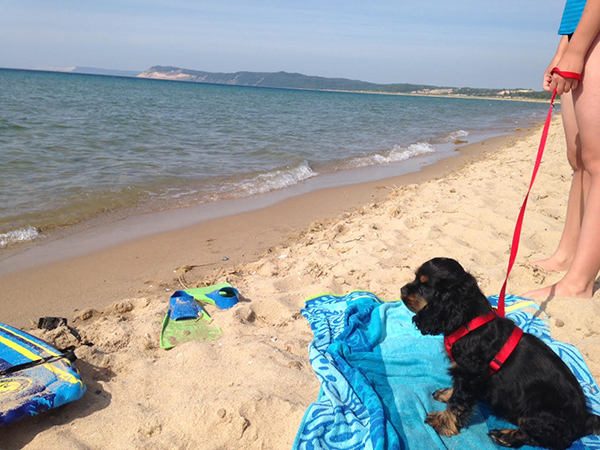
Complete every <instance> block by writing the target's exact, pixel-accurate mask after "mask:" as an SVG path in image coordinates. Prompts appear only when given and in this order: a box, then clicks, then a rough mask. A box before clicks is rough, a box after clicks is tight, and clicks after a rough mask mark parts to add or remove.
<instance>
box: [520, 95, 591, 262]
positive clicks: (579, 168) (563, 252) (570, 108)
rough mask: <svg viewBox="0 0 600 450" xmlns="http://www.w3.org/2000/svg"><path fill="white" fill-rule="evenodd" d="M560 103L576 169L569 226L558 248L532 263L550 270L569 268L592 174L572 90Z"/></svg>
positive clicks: (569, 206)
mask: <svg viewBox="0 0 600 450" xmlns="http://www.w3.org/2000/svg"><path fill="white" fill-rule="evenodd" d="M560 103H561V112H562V120H563V127H564V130H565V138H566V143H567V159H568V161H569V164H570V165H571V168H572V169H573V179H572V180H571V190H570V191H569V201H568V203H567V215H566V217H565V225H564V228H563V233H562V236H561V239H560V242H559V244H558V247H557V249H556V250H555V252H554V254H553V255H552V256H550V257H549V258H547V259H543V260H539V261H534V262H532V264H533V265H535V266H538V267H541V268H542V269H544V270H547V271H566V270H567V269H568V268H569V266H570V265H571V261H573V258H574V256H575V250H576V248H577V241H578V239H579V229H580V227H581V220H582V218H583V209H584V199H585V196H586V194H587V190H588V189H589V175H588V174H587V172H586V171H585V170H584V169H583V163H582V161H581V145H580V142H579V130H578V128H577V121H576V118H575V106H574V104H573V96H572V92H569V93H566V94H563V95H562V96H561V101H560Z"/></svg>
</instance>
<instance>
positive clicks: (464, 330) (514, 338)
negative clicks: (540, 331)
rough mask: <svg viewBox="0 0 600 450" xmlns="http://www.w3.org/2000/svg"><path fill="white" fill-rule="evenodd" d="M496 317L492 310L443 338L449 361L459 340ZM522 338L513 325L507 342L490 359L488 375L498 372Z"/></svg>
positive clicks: (521, 333)
mask: <svg viewBox="0 0 600 450" xmlns="http://www.w3.org/2000/svg"><path fill="white" fill-rule="evenodd" d="M496 317H498V315H497V314H496V310H492V311H490V312H489V313H487V314H485V315H484V316H479V317H475V318H474V319H473V320H471V321H470V322H469V323H467V324H466V325H463V326H462V327H460V328H459V329H458V330H456V331H455V332H454V333H452V334H451V335H449V336H444V345H445V346H446V351H447V352H448V356H449V357H450V360H452V361H454V358H452V345H454V343H455V342H456V341H458V340H459V339H460V338H462V337H464V336H466V335H467V334H469V332H471V331H473V330H475V329H477V328H479V327H480V326H482V325H485V324H486V323H488V322H491V321H492V320H494V319H495V318H496ZM522 336H523V330H521V329H520V328H519V327H518V326H516V325H515V328H514V329H513V332H512V333H511V335H510V336H509V338H508V340H507V341H506V342H505V343H504V345H503V346H502V348H501V349H500V351H499V352H498V354H497V355H496V356H495V357H494V358H493V359H492V361H491V362H490V375H491V374H493V373H495V372H497V371H498V370H500V368H501V367H502V365H503V364H504V362H505V361H506V360H507V359H508V357H509V356H510V354H511V353H512V352H513V350H514V349H515V347H516V346H517V344H518V343H519V341H520V340H521V337H522Z"/></svg>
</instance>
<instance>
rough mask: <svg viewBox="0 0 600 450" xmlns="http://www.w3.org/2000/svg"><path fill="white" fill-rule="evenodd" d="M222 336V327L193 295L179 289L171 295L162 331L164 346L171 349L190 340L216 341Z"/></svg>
mask: <svg viewBox="0 0 600 450" xmlns="http://www.w3.org/2000/svg"><path fill="white" fill-rule="evenodd" d="M220 337H221V329H220V328H219V327H218V326H217V325H216V324H214V323H212V319H211V318H210V316H209V315H208V313H207V312H206V311H205V310H204V309H202V307H201V306H200V305H198V304H197V303H196V302H195V301H194V298H193V297H192V296H191V295H189V294H187V293H186V292H184V291H177V292H175V293H174V294H173V295H172V296H171V300H170V306H169V311H168V312H167V314H166V316H165V319H164V320H163V325H162V330H161V333H160V346H161V347H162V348H164V349H169V348H172V347H175V346H176V345H178V344H182V343H183V342H188V341H214V340H217V339H219V338H220Z"/></svg>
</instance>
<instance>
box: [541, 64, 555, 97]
mask: <svg viewBox="0 0 600 450" xmlns="http://www.w3.org/2000/svg"><path fill="white" fill-rule="evenodd" d="M554 67H555V66H554V65H551V67H548V68H547V69H546V72H544V81H543V82H542V88H543V89H544V90H545V91H548V92H550V83H552V69H553V68H554Z"/></svg>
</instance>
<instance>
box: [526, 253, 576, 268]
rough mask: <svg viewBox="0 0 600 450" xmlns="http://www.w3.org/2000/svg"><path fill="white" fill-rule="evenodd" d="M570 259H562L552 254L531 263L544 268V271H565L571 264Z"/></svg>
mask: <svg viewBox="0 0 600 450" xmlns="http://www.w3.org/2000/svg"><path fill="white" fill-rule="evenodd" d="M571 261H572V260H571V259H563V258H559V257H557V256H556V255H552V256H551V257H550V258H547V259H540V260H539V261H533V262H532V263H531V265H532V266H536V267H539V268H540V269H544V270H545V271H546V272H566V271H567V270H569V267H570V266H571Z"/></svg>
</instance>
